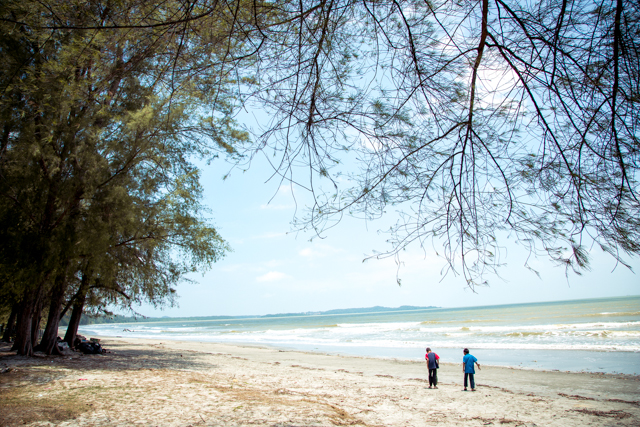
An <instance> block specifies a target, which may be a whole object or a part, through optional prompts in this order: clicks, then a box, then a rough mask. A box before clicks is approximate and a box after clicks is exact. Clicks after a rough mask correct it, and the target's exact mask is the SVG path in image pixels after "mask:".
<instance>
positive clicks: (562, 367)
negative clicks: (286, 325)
mask: <svg viewBox="0 0 640 427" xmlns="http://www.w3.org/2000/svg"><path fill="white" fill-rule="evenodd" d="M61 333H63V332H61ZM79 333H80V334H82V335H85V336H87V337H89V336H92V337H97V338H101V339H125V340H160V341H163V340H164V341H175V342H181V341H184V342H193V343H202V344H206V343H220V344H229V345H236V346H244V345H251V346H257V347H261V346H262V347H264V348H276V349H285V350H287V351H302V352H311V353H319V354H328V355H336V356H354V357H373V358H380V359H387V358H388V359H399V360H413V361H422V359H423V357H424V351H423V350H424V348H420V349H418V348H386V347H374V346H337V345H322V344H306V345H303V344H299V345H298V346H291V345H287V344H284V343H282V344H272V343H257V342H242V341H203V340H199V339H198V337H197V336H195V337H194V338H193V339H190V338H184V337H182V338H175V339H174V338H172V337H170V336H163V337H127V336H126V335H101V334H99V333H91V332H79ZM60 336H62V335H60ZM470 350H471V353H472V354H474V355H475V356H476V357H477V358H478V360H479V361H480V363H481V364H483V365H487V366H496V367H504V368H514V369H532V370H536V371H553V372H558V371H559V372H573V373H585V374H601V373H605V374H614V375H632V376H633V375H640V353H639V352H636V351H624V350H618V351H611V350H600V349H592V350H586V349H552V350H548V349H487V348H470ZM434 351H435V352H436V353H438V354H439V355H440V357H441V358H443V359H444V360H445V361H447V362H450V361H454V362H453V363H457V362H458V361H460V362H462V347H460V348H457V347H455V348H454V347H435V348H434ZM594 355H597V356H594Z"/></svg>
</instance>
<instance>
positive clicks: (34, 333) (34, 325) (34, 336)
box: [31, 300, 43, 351]
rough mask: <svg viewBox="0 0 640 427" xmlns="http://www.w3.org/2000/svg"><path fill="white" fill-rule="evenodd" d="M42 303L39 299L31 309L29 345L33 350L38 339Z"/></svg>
mask: <svg viewBox="0 0 640 427" xmlns="http://www.w3.org/2000/svg"><path fill="white" fill-rule="evenodd" d="M42 305H43V302H42V301H41V300H40V301H38V303H37V304H36V307H35V309H34V311H33V319H31V345H32V346H33V350H34V351H36V350H37V349H36V347H37V344H38V340H39V338H40V337H39V336H38V335H39V333H40V323H41V322H42Z"/></svg>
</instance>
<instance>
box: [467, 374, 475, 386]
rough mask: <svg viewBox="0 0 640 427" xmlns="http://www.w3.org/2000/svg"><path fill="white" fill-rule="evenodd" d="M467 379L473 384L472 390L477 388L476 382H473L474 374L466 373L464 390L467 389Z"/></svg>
mask: <svg viewBox="0 0 640 427" xmlns="http://www.w3.org/2000/svg"><path fill="white" fill-rule="evenodd" d="M467 377H468V378H469V381H470V382H471V388H476V382H475V381H474V380H473V374H468V373H466V372H465V373H464V388H467Z"/></svg>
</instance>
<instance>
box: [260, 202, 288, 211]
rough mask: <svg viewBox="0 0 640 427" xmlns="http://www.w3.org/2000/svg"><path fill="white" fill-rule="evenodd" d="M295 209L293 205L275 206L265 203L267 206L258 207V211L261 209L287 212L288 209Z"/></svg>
mask: <svg viewBox="0 0 640 427" xmlns="http://www.w3.org/2000/svg"><path fill="white" fill-rule="evenodd" d="M295 207H296V205H294V204H288V205H276V204H271V203H267V204H263V205H260V209H262V210H273V211H283V210H288V209H295Z"/></svg>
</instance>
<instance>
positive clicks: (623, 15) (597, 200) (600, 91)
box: [251, 0, 640, 287]
mask: <svg viewBox="0 0 640 427" xmlns="http://www.w3.org/2000/svg"><path fill="white" fill-rule="evenodd" d="M273 4H275V5H277V10H278V13H279V15H278V17H277V18H276V19H275V20H274V21H272V22H270V23H269V24H270V25H269V26H258V28H257V30H256V33H255V34H254V44H255V45H256V46H259V47H260V49H259V52H258V53H257V54H256V56H257V58H258V60H257V64H258V66H259V70H258V73H257V77H256V79H257V80H258V81H259V86H258V91H257V92H254V93H252V95H253V96H254V99H255V100H256V103H257V105H265V106H266V107H267V111H268V114H269V117H270V122H269V124H268V125H266V126H265V128H264V132H263V133H261V134H260V135H259V140H258V141H259V144H258V146H257V149H259V150H267V151H268V152H269V157H270V158H271V159H274V158H275V160H271V161H272V164H273V166H274V169H275V170H276V172H277V174H278V175H279V177H280V178H281V179H282V180H283V181H289V182H293V183H296V184H298V185H300V186H303V187H305V188H308V189H310V190H311V191H313V193H314V197H315V205H314V206H313V207H312V208H311V209H310V211H309V212H307V213H308V215H307V216H305V217H304V218H299V222H298V225H300V226H302V227H305V226H306V227H311V228H313V229H315V230H317V231H318V232H321V231H322V230H324V229H326V228H327V227H331V225H332V224H333V223H334V222H335V221H338V220H339V219H340V218H341V217H342V215H344V214H350V215H356V216H361V217H364V218H376V217H378V216H381V215H382V214H383V213H384V212H385V210H387V209H390V208H391V209H397V210H398V211H399V212H400V216H401V220H400V221H399V222H398V223H397V224H396V225H395V227H393V228H392V229H391V230H390V237H389V241H390V243H391V245H392V246H391V249H390V250H389V251H388V252H385V253H382V254H380V256H388V255H394V254H398V253H399V252H400V251H402V250H403V249H404V248H406V247H407V246H408V245H410V244H412V243H414V242H417V244H419V245H430V244H433V246H434V247H436V248H439V247H441V246H443V247H444V255H445V257H446V259H447V260H448V261H449V265H450V267H451V268H452V269H453V270H454V271H455V272H457V273H460V274H463V275H464V277H465V279H466V280H467V283H468V284H469V285H470V286H472V287H473V286H474V285H475V284H478V283H481V281H482V280H483V277H485V276H486V273H487V272H495V271H496V267H497V266H499V265H500V264H501V263H502V262H503V260H502V259H501V253H502V252H503V250H502V249H503V243H502V241H503V239H504V237H505V236H506V235H507V234H510V235H512V236H514V237H515V238H516V239H517V241H518V242H519V243H520V244H523V245H524V246H525V247H527V248H528V249H530V250H531V251H532V252H533V253H535V254H544V255H546V256H548V257H550V258H551V259H552V260H553V261H555V262H557V263H559V264H561V265H564V266H566V267H567V268H568V269H573V270H575V271H576V272H578V273H579V272H580V271H581V270H582V269H584V268H589V250H590V249H591V248H592V247H593V246H596V247H600V248H601V249H602V250H604V251H605V252H607V253H609V254H611V255H612V256H613V257H615V258H616V259H617V260H618V261H619V262H621V263H623V264H625V263H626V262H627V260H628V257H629V256H632V257H633V256H637V255H638V254H639V253H640V234H639V233H640V228H639V226H640V203H639V199H638V191H639V187H638V168H639V166H640V155H639V153H640V142H639V140H638V128H639V125H640V108H639V107H640V104H639V103H640V45H639V41H640V5H639V4H638V2H628V1H623V0H617V1H614V2H594V1H588V0H577V1H570V0H545V1H540V2H525V1H518V0H514V1H504V0H481V1H465V0H462V1H450V0H441V1H431V0H425V1H413V0H409V1H401V0H389V1H380V0H374V1H368V0H364V1H353V0H326V1H323V0H318V1H314V0H311V1H301V2H287V1H282V2H275V3H269V6H265V7H272V5H273ZM251 148H252V149H254V150H255V149H256V146H253V147H251ZM272 156H273V157H272ZM354 165H355V167H354Z"/></svg>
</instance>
